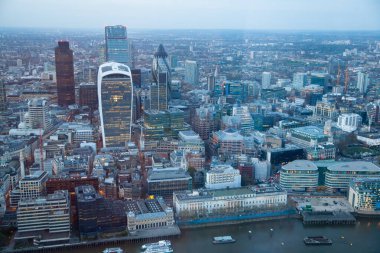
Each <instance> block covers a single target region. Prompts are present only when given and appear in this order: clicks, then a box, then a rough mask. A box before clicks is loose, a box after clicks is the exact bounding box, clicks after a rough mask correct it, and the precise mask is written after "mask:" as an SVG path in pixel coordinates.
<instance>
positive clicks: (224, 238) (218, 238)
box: [212, 235, 236, 244]
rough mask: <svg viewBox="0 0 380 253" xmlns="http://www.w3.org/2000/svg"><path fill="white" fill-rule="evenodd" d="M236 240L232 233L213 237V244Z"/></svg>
mask: <svg viewBox="0 0 380 253" xmlns="http://www.w3.org/2000/svg"><path fill="white" fill-rule="evenodd" d="M234 242H236V240H235V239H234V238H232V237H231V236H230V235H226V236H216V237H214V238H213V240H212V243H213V244H224V243H234Z"/></svg>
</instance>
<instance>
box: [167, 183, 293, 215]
mask: <svg viewBox="0 0 380 253" xmlns="http://www.w3.org/2000/svg"><path fill="white" fill-rule="evenodd" d="M286 203H287V193H286V191H284V190H282V189H280V187H278V186H277V185H257V186H250V187H242V188H234V189H218V190H198V191H192V192H189V191H187V192H175V193H174V194H173V206H174V210H175V213H176V215H177V216H178V217H185V218H190V217H199V216H206V215H207V216H208V215H215V214H216V215H220V214H222V215H223V216H224V215H226V214H230V215H236V213H242V212H246V213H247V212H252V211H254V210H255V211H257V210H260V209H261V210H268V209H272V210H273V209H274V208H283V207H285V206H286Z"/></svg>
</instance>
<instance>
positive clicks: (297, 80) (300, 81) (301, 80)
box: [293, 73, 307, 90]
mask: <svg viewBox="0 0 380 253" xmlns="http://www.w3.org/2000/svg"><path fill="white" fill-rule="evenodd" d="M306 84H307V74H306V73H294V74H293V87H294V88H295V89H297V90H301V89H302V88H303V87H304V86H305V85H306Z"/></svg>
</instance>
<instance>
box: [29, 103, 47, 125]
mask: <svg viewBox="0 0 380 253" xmlns="http://www.w3.org/2000/svg"><path fill="white" fill-rule="evenodd" d="M27 115H28V118H27V122H28V124H29V127H30V128H32V129H37V128H41V129H43V130H46V129H49V128H50V127H51V122H50V117H49V106H48V102H47V101H46V100H45V99H40V98H34V99H32V100H30V101H29V102H28V114H27Z"/></svg>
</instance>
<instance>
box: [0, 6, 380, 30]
mask: <svg viewBox="0 0 380 253" xmlns="http://www.w3.org/2000/svg"><path fill="white" fill-rule="evenodd" d="M115 24H122V25H126V26H127V27H128V28H129V29H140V28H148V29H178V28H179V29H180V28H197V29H198V28H201V29H208V28H217V29H230V28H231V29H274V30H282V29H287V30H288V29H290V30H380V0H186V1H185V0H0V26H2V27H52V28H99V29H100V28H103V27H104V26H106V25H115Z"/></svg>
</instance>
